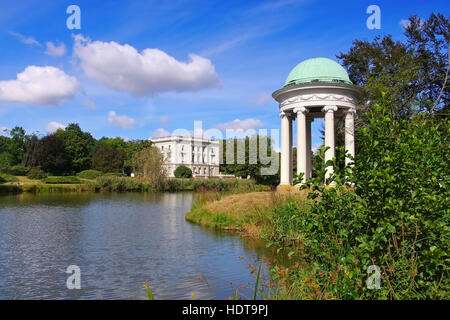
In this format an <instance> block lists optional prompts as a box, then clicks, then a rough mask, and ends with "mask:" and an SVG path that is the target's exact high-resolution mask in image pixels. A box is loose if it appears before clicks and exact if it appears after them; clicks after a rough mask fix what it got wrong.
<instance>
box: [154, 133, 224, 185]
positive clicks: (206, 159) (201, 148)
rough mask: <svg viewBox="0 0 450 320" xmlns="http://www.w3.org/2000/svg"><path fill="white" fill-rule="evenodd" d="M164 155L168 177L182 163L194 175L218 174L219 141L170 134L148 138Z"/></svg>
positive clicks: (210, 175) (208, 175)
mask: <svg viewBox="0 0 450 320" xmlns="http://www.w3.org/2000/svg"><path fill="white" fill-rule="evenodd" d="M150 140H151V141H152V142H153V143H154V144H155V146H156V147H157V148H158V149H159V150H160V151H161V153H162V154H163V156H164V162H165V169H166V174H167V176H168V177H174V174H173V172H174V171H175V169H176V168H178V167H179V166H181V165H184V166H186V167H188V168H190V169H191V170H192V175H193V176H194V177H205V178H207V177H217V176H219V163H220V160H219V156H220V148H219V141H214V140H209V139H203V138H195V137H189V136H170V137H161V138H152V139H150Z"/></svg>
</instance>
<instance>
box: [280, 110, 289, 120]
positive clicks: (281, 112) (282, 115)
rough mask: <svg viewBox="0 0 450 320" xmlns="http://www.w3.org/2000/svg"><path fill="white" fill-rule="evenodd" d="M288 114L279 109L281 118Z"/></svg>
mask: <svg viewBox="0 0 450 320" xmlns="http://www.w3.org/2000/svg"><path fill="white" fill-rule="evenodd" d="M287 116H288V114H287V113H286V112H284V111H280V118H281V119H283V118H284V117H287Z"/></svg>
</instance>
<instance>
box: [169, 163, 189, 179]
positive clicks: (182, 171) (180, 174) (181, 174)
mask: <svg viewBox="0 0 450 320" xmlns="http://www.w3.org/2000/svg"><path fill="white" fill-rule="evenodd" d="M173 174H174V175H175V177H176V178H192V170H191V169H189V168H188V167H186V166H183V165H181V166H179V167H177V168H176V169H175V171H174V172H173Z"/></svg>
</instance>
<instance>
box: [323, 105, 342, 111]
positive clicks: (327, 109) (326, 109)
mask: <svg viewBox="0 0 450 320" xmlns="http://www.w3.org/2000/svg"><path fill="white" fill-rule="evenodd" d="M337 110H338V107H337V106H325V107H323V108H322V112H336V111H337Z"/></svg>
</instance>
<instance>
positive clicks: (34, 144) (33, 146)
mask: <svg viewBox="0 0 450 320" xmlns="http://www.w3.org/2000/svg"><path fill="white" fill-rule="evenodd" d="M38 146H39V138H38V137H37V136H36V135H33V136H31V138H30V139H28V141H27V142H26V143H25V145H24V152H23V157H22V164H23V165H25V166H27V167H29V168H32V167H36V166H38V165H39V159H38V153H37V150H38Z"/></svg>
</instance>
